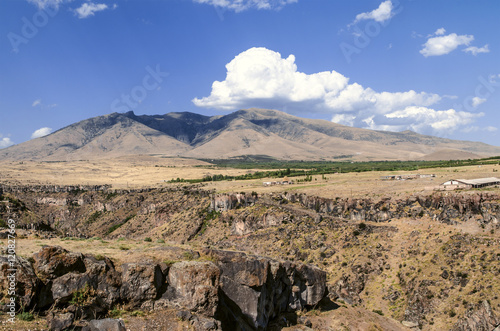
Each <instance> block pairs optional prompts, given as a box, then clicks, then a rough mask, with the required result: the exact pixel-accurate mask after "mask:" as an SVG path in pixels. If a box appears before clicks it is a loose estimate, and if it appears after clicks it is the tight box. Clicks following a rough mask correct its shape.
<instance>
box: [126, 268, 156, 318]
mask: <svg viewBox="0 0 500 331" xmlns="http://www.w3.org/2000/svg"><path fill="white" fill-rule="evenodd" d="M121 282H122V286H121V288H120V298H121V299H122V300H124V301H126V302H129V304H128V306H129V307H130V308H133V307H140V306H141V304H142V303H143V302H144V301H148V300H154V299H156V298H157V297H158V296H159V295H161V293H160V289H161V288H162V285H163V284H164V282H165V279H164V277H163V273H162V271H161V269H160V267H159V266H158V265H153V264H146V263H125V264H123V265H122V275H121Z"/></svg>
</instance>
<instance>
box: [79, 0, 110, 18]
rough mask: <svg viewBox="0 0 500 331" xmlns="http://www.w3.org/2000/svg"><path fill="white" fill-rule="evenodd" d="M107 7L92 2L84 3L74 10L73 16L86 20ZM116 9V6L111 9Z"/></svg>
mask: <svg viewBox="0 0 500 331" xmlns="http://www.w3.org/2000/svg"><path fill="white" fill-rule="evenodd" d="M108 8H109V7H108V5H106V4H104V3H93V2H85V3H83V4H82V5H81V7H79V8H77V9H75V14H76V15H77V16H78V18H87V17H89V16H94V15H95V13H97V12H100V11H103V10H106V9H108ZM114 8H116V5H114V6H113V9H114Z"/></svg>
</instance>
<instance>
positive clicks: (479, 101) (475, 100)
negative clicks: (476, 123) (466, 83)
mask: <svg viewBox="0 0 500 331" xmlns="http://www.w3.org/2000/svg"><path fill="white" fill-rule="evenodd" d="M483 102H486V99H483V98H479V97H473V98H472V107H474V108H477V106H479V105H480V104H482V103H483Z"/></svg>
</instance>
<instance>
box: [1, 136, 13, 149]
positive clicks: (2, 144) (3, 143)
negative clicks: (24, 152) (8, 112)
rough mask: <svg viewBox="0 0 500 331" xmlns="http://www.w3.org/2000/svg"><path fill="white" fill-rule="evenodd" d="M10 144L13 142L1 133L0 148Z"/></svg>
mask: <svg viewBox="0 0 500 331" xmlns="http://www.w3.org/2000/svg"><path fill="white" fill-rule="evenodd" d="M12 145H14V142H13V141H12V140H10V138H8V137H4V138H2V135H0V148H6V147H9V146H12Z"/></svg>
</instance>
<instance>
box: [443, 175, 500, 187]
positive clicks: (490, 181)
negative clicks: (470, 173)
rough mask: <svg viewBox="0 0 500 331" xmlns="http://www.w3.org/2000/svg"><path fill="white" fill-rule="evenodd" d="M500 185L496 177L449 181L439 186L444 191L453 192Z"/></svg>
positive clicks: (499, 180)
mask: <svg viewBox="0 0 500 331" xmlns="http://www.w3.org/2000/svg"><path fill="white" fill-rule="evenodd" d="M493 185H500V179H499V178H496V177H488V178H477V179H450V180H449V181H446V182H444V183H443V184H441V185H440V186H439V188H441V189H444V190H454V189H459V188H482V187H487V186H493Z"/></svg>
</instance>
